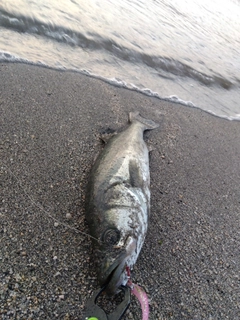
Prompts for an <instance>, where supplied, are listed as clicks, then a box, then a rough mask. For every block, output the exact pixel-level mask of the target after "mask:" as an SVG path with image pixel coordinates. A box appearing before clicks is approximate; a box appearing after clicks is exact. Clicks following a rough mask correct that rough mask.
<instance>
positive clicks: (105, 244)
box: [86, 112, 159, 295]
mask: <svg viewBox="0 0 240 320" xmlns="http://www.w3.org/2000/svg"><path fill="white" fill-rule="evenodd" d="M129 122H130V125H129V126H128V127H127V128H126V129H125V130H124V131H122V132H121V133H119V134H117V135H115V136H113V137H112V138H111V139H110V140H109V141H108V143H107V145H106V146H105V148H104V149H103V151H102V152H101V153H100V155H99V156H98V158H97V160H96V162H95V164H94V165H93V168H92V171H91V173H90V178H89V183H88V188H87V197H86V220H87V223H88V226H89V230H90V234H91V236H92V240H93V245H94V247H95V248H94V249H95V250H94V260H95V262H96V266H97V271H98V280H99V282H100V285H101V286H106V289H105V291H106V292H107V293H108V294H109V295H114V294H115V293H116V291H117V290H118V288H119V286H121V285H125V284H126V283H127V274H126V267H129V268H130V269H131V268H132V267H133V265H134V264H135V262H136V260H137V258H138V255H139V253H140V250H141V248H142V245H143V242H144V239H145V236H146V232H147V226H148V215H149V209H150V189H149V187H150V175H149V156H148V153H149V151H148V148H147V145H146V143H145V142H144V140H143V133H144V131H145V130H151V129H155V128H157V127H158V126H159V125H158V124H156V123H155V122H153V121H151V120H147V119H145V118H143V117H142V116H140V114H139V113H138V112H131V113H130V114H129Z"/></svg>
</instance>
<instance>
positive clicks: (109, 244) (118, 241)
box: [98, 227, 137, 296]
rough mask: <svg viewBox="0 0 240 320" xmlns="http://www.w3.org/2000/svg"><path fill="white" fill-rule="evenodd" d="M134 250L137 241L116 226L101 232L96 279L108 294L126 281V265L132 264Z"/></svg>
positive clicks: (135, 250) (113, 292)
mask: <svg viewBox="0 0 240 320" xmlns="http://www.w3.org/2000/svg"><path fill="white" fill-rule="evenodd" d="M136 252H137V241H136V239H135V238H134V237H133V236H132V235H125V234H124V233H123V232H121V231H120V230H119V229H118V228H116V227H108V228H106V230H105V231H104V232H103V235H102V246H101V255H102V259H101V261H100V264H99V268H98V280H99V282H100V284H101V286H105V292H106V293H107V294H108V295H109V296H112V295H114V294H115V293H116V292H117V291H118V288H119V287H120V286H121V285H125V284H126V283H127V281H128V278H127V273H126V267H127V266H130V267H131V266H132V263H131V261H132V260H133V257H134V256H136Z"/></svg>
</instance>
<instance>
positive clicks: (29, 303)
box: [0, 63, 240, 320]
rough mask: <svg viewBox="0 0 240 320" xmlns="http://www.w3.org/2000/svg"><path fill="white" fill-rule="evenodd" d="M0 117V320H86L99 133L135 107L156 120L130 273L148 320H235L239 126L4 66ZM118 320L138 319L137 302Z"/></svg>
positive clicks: (239, 306) (91, 82)
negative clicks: (141, 291) (147, 207)
mask: <svg viewBox="0 0 240 320" xmlns="http://www.w3.org/2000/svg"><path fill="white" fill-rule="evenodd" d="M0 110H1V118H0V130H1V202H2V203H1V213H0V221H1V223H0V317H1V319H3V320H4V319H65V320H67V319H82V318H83V317H84V313H83V310H84V306H85V303H86V300H87V299H88V298H89V296H90V295H91V293H92V291H93V290H95V289H97V288H98V287H99V286H98V283H97V280H96V272H95V270H94V268H93V262H92V261H91V250H92V244H91V241H90V238H89V237H88V236H87V234H88V227H87V225H86V223H85V220H84V200H85V187H86V183H87V180H88V175H89V171H90V168H91V166H92V164H93V162H94V159H95V157H96V154H98V152H99V151H100V150H101V149H102V148H103V144H102V142H101V140H100V139H99V136H100V134H101V132H104V130H106V129H108V128H111V129H114V130H117V129H120V128H122V127H124V126H125V125H127V118H128V112H130V111H134V110H138V111H140V113H141V114H142V115H143V116H145V117H147V118H149V119H152V120H154V121H155V122H159V123H160V128H159V129H157V130H154V131H152V132H147V133H146V135H145V140H146V142H147V143H148V144H149V145H150V146H151V149H153V151H151V153H150V172H151V216H150V224H149V229H148V234H147V238H146V240H145V243H144V246H143V249H142V251H141V254H140V257H139V259H138V261H137V264H136V265H135V268H134V270H133V272H132V280H133V282H135V283H137V284H139V285H141V286H143V287H144V288H145V290H146V292H147V294H148V297H149V303H150V319H152V320H153V319H154V320H157V319H158V320H162V319H176V320H178V319H191V320H193V319H194V320H200V319H208V320H210V319H211V320H215V319H231V320H235V319H236V320H237V319H240V298H239V297H240V287H239V281H240V274H239V270H240V253H239V248H240V234H239V229H240V183H239V182H240V143H239V137H240V122H237V121H227V120H223V119H220V118H217V117H214V116H212V115H210V114H208V113H206V112H203V111H201V110H198V109H193V108H188V107H184V106H181V105H178V104H170V103H167V102H164V101H160V100H158V99H155V98H149V97H146V96H144V95H142V94H139V93H136V92H133V91H129V90H126V89H121V88H117V87H114V86H110V85H109V84H107V83H104V82H103V81H100V80H97V79H93V78H91V77H87V76H84V75H81V74H78V73H73V72H60V71H55V70H50V69H47V68H43V67H36V66H31V65H24V64H5V63H0ZM112 303H114V301H113V302H112ZM110 307H111V301H109V308H110ZM124 319H141V309H140V306H139V304H138V301H136V300H135V299H134V298H133V299H132V303H131V306H130V308H129V310H128V311H127V313H126V316H125V317H124Z"/></svg>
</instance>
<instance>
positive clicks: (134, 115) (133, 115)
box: [128, 111, 159, 130]
mask: <svg viewBox="0 0 240 320" xmlns="http://www.w3.org/2000/svg"><path fill="white" fill-rule="evenodd" d="M128 119H129V122H130V123H133V122H135V121H137V122H140V123H142V124H143V125H144V130H153V129H156V128H158V127H159V124H158V123H156V122H154V121H152V120H149V119H145V118H143V117H142V116H141V115H140V113H139V112H138V111H135V112H130V113H129V116H128Z"/></svg>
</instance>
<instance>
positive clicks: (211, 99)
mask: <svg viewBox="0 0 240 320" xmlns="http://www.w3.org/2000/svg"><path fill="white" fill-rule="evenodd" d="M0 61H23V62H27V63H33V64H40V65H45V66H49V67H51V68H56V69H66V70H75V71H78V72H81V73H85V74H89V75H92V76H94V77H97V78H100V79H102V80H104V81H107V82H109V83H111V84H113V85H117V86H123V87H126V88H129V89H131V90H136V91H140V92H143V93H144V94H146V95H150V96H151V95H152V96H156V97H158V98H160V99H164V100H169V101H173V102H179V103H181V104H185V105H187V106H190V107H198V108H201V109H203V110H206V111H208V112H210V113H213V114H215V115H217V116H219V117H223V118H227V119H229V120H233V119H236V120H240V1H239V0H225V1H222V0H211V1H209V0H119V1H116V0H89V1H86V0H51V1H49V0H1V1H0ZM0 76H1V75H0Z"/></svg>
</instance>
